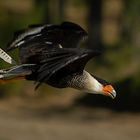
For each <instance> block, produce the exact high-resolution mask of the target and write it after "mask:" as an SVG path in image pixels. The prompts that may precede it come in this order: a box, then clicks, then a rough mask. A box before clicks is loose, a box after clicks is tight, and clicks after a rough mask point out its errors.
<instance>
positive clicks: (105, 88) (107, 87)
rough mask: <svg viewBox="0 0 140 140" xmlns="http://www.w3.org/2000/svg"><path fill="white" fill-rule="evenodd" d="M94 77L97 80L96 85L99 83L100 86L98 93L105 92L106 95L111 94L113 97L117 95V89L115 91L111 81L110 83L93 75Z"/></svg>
mask: <svg viewBox="0 0 140 140" xmlns="http://www.w3.org/2000/svg"><path fill="white" fill-rule="evenodd" d="M92 76H93V75H92ZM93 78H94V79H95V80H97V83H96V85H98V87H99V88H98V89H97V93H100V94H103V95H106V96H110V97H111V98H113V99H114V98H115V97H116V91H115V89H114V87H113V86H112V85H111V83H109V82H107V81H105V80H103V79H100V78H98V77H96V76H93Z"/></svg>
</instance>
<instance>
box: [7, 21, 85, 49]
mask: <svg viewBox="0 0 140 140" xmlns="http://www.w3.org/2000/svg"><path fill="white" fill-rule="evenodd" d="M85 38H87V33H86V31H85V30H84V29H83V28H81V27H80V26H79V25H77V24H75V23H72V22H63V23H62V24H60V25H55V24H48V25H38V26H33V25H32V26H29V28H28V29H25V30H21V31H18V32H16V33H15V36H14V39H13V40H12V42H11V43H9V44H8V48H7V50H11V49H14V48H16V47H18V48H24V50H25V48H26V47H27V48H26V49H29V48H30V49H31V48H34V46H37V45H38V44H40V43H41V44H44V45H46V47H50V46H51V47H56V46H55V44H60V46H63V47H64V48H73V47H77V46H78V45H79V43H80V42H81V41H83V40H84V39H85ZM38 47H39V46H38Z"/></svg>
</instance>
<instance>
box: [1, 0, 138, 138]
mask: <svg viewBox="0 0 140 140" xmlns="http://www.w3.org/2000/svg"><path fill="white" fill-rule="evenodd" d="M139 13H140V1H138V0H133V1H132V0H1V1H0V47H1V48H3V49H5V48H6V45H7V44H8V42H10V41H11V39H12V37H13V33H14V32H15V31H17V30H20V29H22V28H26V27H27V26H28V25H30V24H40V23H41V24H42V23H54V24H59V23H61V22H63V21H71V22H75V23H77V24H79V25H81V26H82V27H83V28H84V29H85V30H87V32H88V33H89V42H88V45H87V46H86V47H89V48H91V49H99V50H102V51H103V52H104V53H103V55H102V56H101V57H98V58H97V59H93V60H90V62H89V63H88V64H87V66H86V69H87V70H88V71H89V72H91V73H93V74H94V75H97V76H99V77H103V79H106V80H107V81H110V82H112V83H113V84H114V87H115V89H116V91H117V97H116V99H115V100H112V99H110V98H109V97H104V96H101V95H91V94H88V93H81V92H79V91H77V90H74V89H62V90H60V89H56V88H52V87H50V86H48V85H43V86H42V87H41V88H39V90H38V91H34V83H33V82H30V81H17V82H14V83H9V84H3V85H0V140H19V139H20V140H22V139H23V140H25V139H26V140H27V139H30V140H32V139H34V140H38V139H41V140H46V139H48V140H55V139H57V140H59V139H60V140H63V139H65V140H66V139H68V140H71V139H76V140H78V139H80V140H88V139H89V140H92V139H98V140H100V139H105V140H106V139H107V140H118V139H119V138H120V139H123V140H125V139H127V140H132V139H133V140H139V139H140V125H139V124H140V114H139V112H140V45H139V44H140V26H139V25H140V16H139ZM10 55H12V56H13V57H14V58H15V59H16V60H17V61H18V51H17V50H16V51H12V52H11V53H10ZM7 67H10V65H8V64H6V63H5V62H3V61H2V60H0V69H3V68H7ZM122 124H123V125H122ZM7 131H8V133H9V135H7Z"/></svg>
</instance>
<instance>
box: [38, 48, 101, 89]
mask: <svg viewBox="0 0 140 140" xmlns="http://www.w3.org/2000/svg"><path fill="white" fill-rule="evenodd" d="M99 54H100V53H99V52H98V51H91V50H83V49H82V50H81V49H78V48H67V49H59V50H57V49H56V50H53V51H49V52H44V55H41V56H40V57H42V56H44V58H42V60H41V61H40V64H39V65H40V68H39V69H38V71H37V72H36V75H37V82H38V84H37V86H36V88H38V87H39V86H40V85H41V83H44V82H47V80H48V79H49V78H50V77H51V76H53V75H56V74H58V75H59V74H60V75H63V74H65V75H69V74H71V73H78V72H83V69H84V67H85V65H86V63H87V61H88V60H89V59H91V58H92V57H94V56H97V55H99ZM38 57H39V56H38Z"/></svg>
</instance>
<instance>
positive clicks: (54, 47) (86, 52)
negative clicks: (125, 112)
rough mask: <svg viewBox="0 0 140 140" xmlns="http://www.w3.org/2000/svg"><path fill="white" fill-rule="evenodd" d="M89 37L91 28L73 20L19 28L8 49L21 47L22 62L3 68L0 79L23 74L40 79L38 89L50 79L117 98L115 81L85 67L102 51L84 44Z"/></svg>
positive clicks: (58, 84) (55, 84) (63, 85)
mask: <svg viewBox="0 0 140 140" xmlns="http://www.w3.org/2000/svg"><path fill="white" fill-rule="evenodd" d="M87 37H88V34H87V32H86V31H85V30H84V29H83V28H82V27H80V26H79V25H77V24H75V23H72V22H63V23H61V24H59V25H55V24H45V25H31V26H29V27H28V29H25V30H21V31H18V32H16V33H15V35H14V38H13V40H12V41H11V43H9V44H8V47H7V52H8V51H10V50H13V49H15V48H17V49H19V60H20V64H19V65H15V66H13V67H11V68H9V69H6V70H1V71H0V81H10V80H12V79H20V78H23V79H26V80H32V81H36V89H37V88H38V87H39V86H40V85H41V84H42V83H46V84H48V85H51V86H53V87H57V88H66V87H71V88H75V89H79V90H81V91H84V92H88V93H93V94H103V95H106V96H110V97H112V98H113V99H114V98H115V97H116V91H115V89H114V88H113V86H112V85H111V83H109V82H107V81H105V80H103V79H101V78H98V77H96V76H94V75H92V74H90V73H88V72H87V71H86V70H85V69H84V68H85V65H86V63H87V62H88V61H89V60H90V59H91V58H93V57H95V56H97V55H99V54H100V52H99V51H97V50H90V49H84V48H80V45H81V43H82V42H83V41H85V40H86V39H87Z"/></svg>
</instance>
